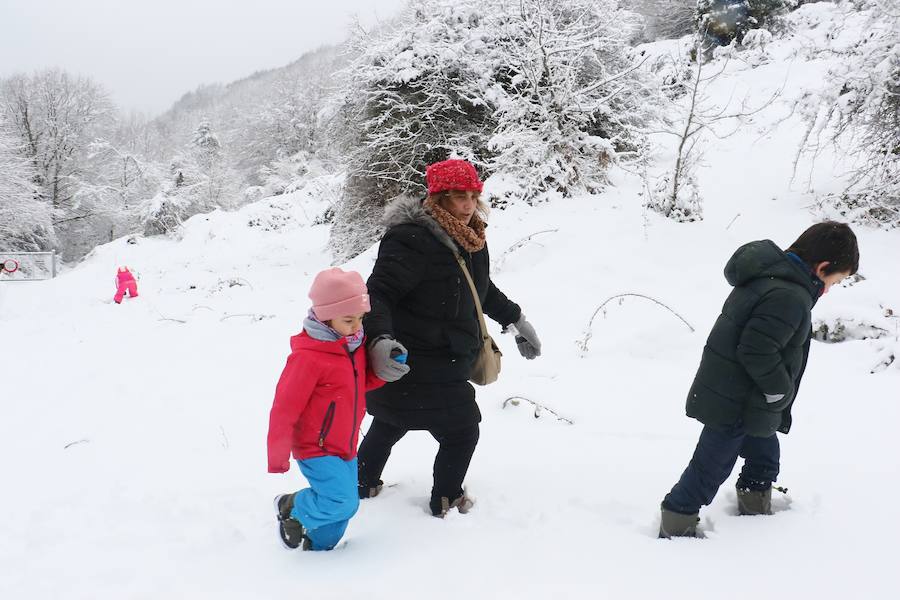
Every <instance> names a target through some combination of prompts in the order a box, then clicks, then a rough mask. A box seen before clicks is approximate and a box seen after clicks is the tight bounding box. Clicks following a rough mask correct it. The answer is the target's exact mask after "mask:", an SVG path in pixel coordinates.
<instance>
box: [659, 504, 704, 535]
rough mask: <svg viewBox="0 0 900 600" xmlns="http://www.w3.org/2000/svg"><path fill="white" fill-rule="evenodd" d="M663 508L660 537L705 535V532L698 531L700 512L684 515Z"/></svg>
mask: <svg viewBox="0 0 900 600" xmlns="http://www.w3.org/2000/svg"><path fill="white" fill-rule="evenodd" d="M660 509H661V510H662V518H661V519H660V521H659V537H660V538H666V539H668V538H673V537H703V534H702V533H700V532H699V531H697V523H699V522H700V515H699V513H694V514H692V515H683V514H681V513H677V512H674V511H671V510H666V509H665V508H662V507H660Z"/></svg>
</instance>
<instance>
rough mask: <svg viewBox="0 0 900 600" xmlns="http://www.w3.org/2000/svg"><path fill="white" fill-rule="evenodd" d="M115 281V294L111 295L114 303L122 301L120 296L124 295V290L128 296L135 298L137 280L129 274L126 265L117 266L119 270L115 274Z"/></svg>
mask: <svg viewBox="0 0 900 600" xmlns="http://www.w3.org/2000/svg"><path fill="white" fill-rule="evenodd" d="M116 281H117V283H118V288H117V289H116V295H115V296H114V297H113V300H115V301H116V304H121V303H122V298H124V297H125V292H126V291H127V292H128V295H129V296H130V297H132V298H137V295H138V291H137V281H136V280H135V279H134V275H132V274H131V271H129V270H128V267H119V272H118V273H117V274H116Z"/></svg>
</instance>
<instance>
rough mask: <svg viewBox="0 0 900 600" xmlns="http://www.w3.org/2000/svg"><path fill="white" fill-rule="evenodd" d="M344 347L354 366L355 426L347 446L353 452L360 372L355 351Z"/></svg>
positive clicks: (351, 429)
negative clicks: (354, 358)
mask: <svg viewBox="0 0 900 600" xmlns="http://www.w3.org/2000/svg"><path fill="white" fill-rule="evenodd" d="M344 349H345V350H346V351H347V358H349V359H350V365H351V366H352V367H353V427H351V428H350V441H349V442H348V446H347V447H348V448H349V449H350V454H353V436H354V435H355V434H356V410H357V406H358V405H359V373H358V372H357V370H356V362H355V361H354V360H353V352H351V351H350V347H349V346H344Z"/></svg>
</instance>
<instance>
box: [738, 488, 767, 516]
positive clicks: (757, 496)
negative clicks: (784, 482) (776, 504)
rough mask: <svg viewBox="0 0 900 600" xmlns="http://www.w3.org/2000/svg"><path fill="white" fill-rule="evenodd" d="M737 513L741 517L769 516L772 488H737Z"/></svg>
mask: <svg viewBox="0 0 900 600" xmlns="http://www.w3.org/2000/svg"><path fill="white" fill-rule="evenodd" d="M737 502H738V513H740V514H742V515H771V514H772V488H771V487H769V488H766V489H764V490H755V489H751V488H748V487H742V486H741V485H740V484H739V485H738V486H737Z"/></svg>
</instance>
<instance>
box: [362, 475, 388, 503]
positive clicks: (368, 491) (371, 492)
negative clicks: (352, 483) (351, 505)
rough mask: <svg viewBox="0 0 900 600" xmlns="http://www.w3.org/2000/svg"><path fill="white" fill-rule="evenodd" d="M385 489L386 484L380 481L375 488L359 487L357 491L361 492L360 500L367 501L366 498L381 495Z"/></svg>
mask: <svg viewBox="0 0 900 600" xmlns="http://www.w3.org/2000/svg"><path fill="white" fill-rule="evenodd" d="M383 488H384V482H383V481H381V480H380V479H379V480H378V483H376V484H375V487H367V486H363V485H360V486H357V491H358V492H359V499H360V500H365V499H366V498H374V497H375V496H377V495H378V494H380V493H381V490H382V489H383Z"/></svg>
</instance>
